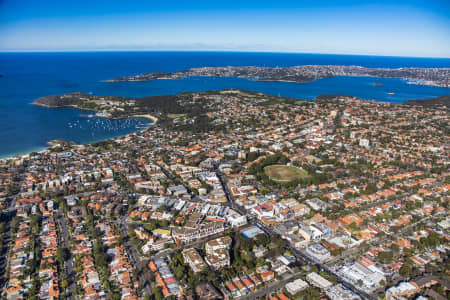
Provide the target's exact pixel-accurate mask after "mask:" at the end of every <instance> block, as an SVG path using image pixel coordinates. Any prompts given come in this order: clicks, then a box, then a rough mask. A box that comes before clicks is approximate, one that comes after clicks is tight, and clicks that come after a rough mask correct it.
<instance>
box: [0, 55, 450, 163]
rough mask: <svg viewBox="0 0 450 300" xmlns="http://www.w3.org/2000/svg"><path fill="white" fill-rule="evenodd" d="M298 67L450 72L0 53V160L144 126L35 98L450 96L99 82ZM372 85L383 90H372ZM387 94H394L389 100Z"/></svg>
mask: <svg viewBox="0 0 450 300" xmlns="http://www.w3.org/2000/svg"><path fill="white" fill-rule="evenodd" d="M304 64H336V65H360V66H365V67H387V68H398V67H450V59H437V58H411V57H380V56H358V55H323V54H286V53H283V54H281V53H236V52H84V53H83V52H81V53H80V52H78V53H75V52H73V53H0V74H2V75H3V77H1V78H0V128H1V131H0V157H6V156H11V155H15V154H23V153H27V152H30V151H34V150H39V149H42V148H44V147H46V142H48V141H49V140H52V139H56V138H63V139H66V140H71V141H74V142H77V143H88V142H93V141H97V140H103V139H107V138H111V137H115V136H120V135H124V134H127V133H130V132H134V131H136V130H138V129H139V128H141V127H142V126H144V125H145V124H148V123H149V121H148V120H145V119H126V120H106V119H102V118H97V117H94V118H85V117H83V116H81V115H83V114H87V112H82V111H79V110H76V109H72V108H58V109H48V108H43V107H38V106H35V105H30V104H29V103H31V102H33V101H34V100H35V99H36V98H38V97H42V96H46V95H54V94H62V93H70V92H75V91H80V92H85V93H92V94H94V95H117V96H132V97H140V96H151V95H162V94H174V93H179V92H185V91H204V90H220V89H225V88H240V89H247V90H256V91H261V92H264V93H269V94H273V95H281V96H289V97H295V98H299V99H313V98H315V97H316V96H318V95H320V94H348V95H352V96H357V97H361V98H364V99H373V100H378V101H387V102H393V103H401V102H403V101H405V100H408V99H421V98H428V97H435V96H440V95H444V94H449V92H450V90H449V89H447V88H439V87H430V86H418V85H410V84H406V81H405V80H402V79H392V78H383V79H381V78H371V77H335V78H326V79H321V80H317V81H315V82H311V83H305V84H296V83H288V82H257V81H253V80H246V79H239V78H189V79H185V80H173V81H172V80H156V81H150V82H119V83H106V82H104V81H103V80H105V79H109V78H113V77H118V76H124V75H132V74H139V73H144V72H153V71H166V72H173V71H177V70H183V69H188V68H192V67H202V66H232V65H234V66H239V65H241V66H243V65H255V66H267V67H276V66H279V67H289V66H295V65H304ZM375 82H382V83H383V85H382V86H378V87H376V86H375V85H374V84H375ZM388 93H394V95H389V94H388Z"/></svg>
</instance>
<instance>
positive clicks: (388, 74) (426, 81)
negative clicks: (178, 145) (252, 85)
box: [106, 65, 450, 88]
mask: <svg viewBox="0 0 450 300" xmlns="http://www.w3.org/2000/svg"><path fill="white" fill-rule="evenodd" d="M195 76H204V77H239V78H248V79H254V80H258V81H286V82H296V83H307V82H312V81H315V80H317V79H321V78H327V77H335V76H370V77H384V78H403V79H406V80H409V82H408V83H410V84H418V85H432V86H439V87H446V88H448V87H450V68H397V69H387V68H366V67H360V66H340V65H304V66H294V67H284V68H269V67H255V66H240V67H231V66H228V67H202V68H192V69H187V70H182V71H176V72H173V73H167V72H151V73H144V74H138V75H131V76H123V77H117V78H112V79H108V80H106V81H107V82H120V81H150V80H157V79H172V80H179V79H182V78H186V77H195Z"/></svg>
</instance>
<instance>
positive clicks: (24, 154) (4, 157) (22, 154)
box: [0, 102, 158, 160]
mask: <svg viewBox="0 0 450 300" xmlns="http://www.w3.org/2000/svg"><path fill="white" fill-rule="evenodd" d="M30 104H33V105H37V106H41V107H46V108H63V107H60V106H50V105H45V104H42V103H33V102H32V103H30ZM64 107H71V108H75V109H78V110H81V111H83V110H85V109H81V108H79V107H77V106H74V105H66V106H64ZM86 111H90V110H86ZM99 118H103V119H115V120H118V119H126V118H146V119H150V120H151V121H152V123H151V124H150V125H149V126H148V127H146V128H136V130H134V131H133V132H130V133H127V134H121V135H116V136H113V137H110V138H100V139H98V140H93V141H90V142H85V143H80V144H78V143H74V144H75V145H88V144H92V143H97V142H101V141H107V140H111V139H117V138H122V137H126V136H128V135H130V134H135V133H137V132H143V131H145V130H148V129H149V128H150V127H151V126H153V125H155V124H156V123H157V122H158V118H157V117H155V116H152V115H150V114H145V115H132V116H128V117H123V118H111V117H99ZM48 142H50V141H47V142H46V146H41V147H39V146H37V147H33V148H32V149H27V150H24V151H23V152H22V151H21V152H17V153H14V154H5V155H2V154H0V160H10V159H19V158H26V157H27V156H29V155H30V154H31V153H33V152H38V153H39V152H41V151H45V150H48V149H51V148H52V146H50V145H48V144H47V143H48Z"/></svg>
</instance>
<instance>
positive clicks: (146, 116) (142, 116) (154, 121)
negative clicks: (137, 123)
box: [129, 114, 158, 124]
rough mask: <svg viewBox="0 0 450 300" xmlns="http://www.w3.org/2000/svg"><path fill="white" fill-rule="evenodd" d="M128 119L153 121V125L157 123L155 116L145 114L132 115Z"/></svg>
mask: <svg viewBox="0 0 450 300" xmlns="http://www.w3.org/2000/svg"><path fill="white" fill-rule="evenodd" d="M129 118H146V119H150V120H152V121H153V124H156V123H158V118H157V117H155V116H152V115H150V114H145V115H132V116H129Z"/></svg>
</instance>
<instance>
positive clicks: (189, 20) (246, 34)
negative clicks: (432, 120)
mask: <svg viewBox="0 0 450 300" xmlns="http://www.w3.org/2000/svg"><path fill="white" fill-rule="evenodd" d="M36 50H37V51H46V50H50V51H84V50H224V51H272V52H307V53H339V54H368V55H394V56H427V57H450V1H448V0H447V1H433V0H428V1H426V0H424V1H414V0H410V1H404V0H397V1H376V0H372V1H365V0H355V1H345V0H331V1H320V0H308V1H303V0H296V1H283V0H278V1H264V0H259V1H245V0H241V1H239V0H230V1H223V0H222V1H216V0H207V1H193V0H184V1H170V0H166V1H153V0H147V1H139V0H121V1H115V0H108V1H104V0H90V1H86V0H54V1H50V0H38V1H37V0H0V51H36Z"/></svg>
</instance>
